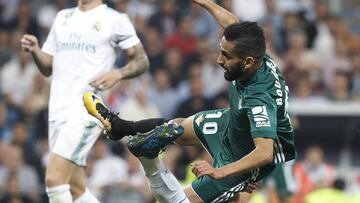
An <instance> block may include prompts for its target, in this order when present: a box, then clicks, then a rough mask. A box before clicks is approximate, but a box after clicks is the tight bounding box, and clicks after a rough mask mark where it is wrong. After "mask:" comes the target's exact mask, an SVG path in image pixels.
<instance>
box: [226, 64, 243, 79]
mask: <svg viewBox="0 0 360 203" xmlns="http://www.w3.org/2000/svg"><path fill="white" fill-rule="evenodd" d="M243 73H244V68H243V66H242V63H238V64H237V65H236V67H235V68H233V69H231V71H229V69H228V70H226V71H225V72H224V78H225V80H227V81H233V80H236V79H238V78H239V77H240V76H241V75H242V74H243Z"/></svg>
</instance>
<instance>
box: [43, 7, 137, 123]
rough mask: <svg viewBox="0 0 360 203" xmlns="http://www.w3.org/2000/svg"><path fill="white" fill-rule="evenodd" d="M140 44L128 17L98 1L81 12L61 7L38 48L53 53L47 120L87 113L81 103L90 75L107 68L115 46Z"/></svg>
mask: <svg viewBox="0 0 360 203" xmlns="http://www.w3.org/2000/svg"><path fill="white" fill-rule="evenodd" d="M138 43H140V40H139V38H138V36H137V35H136V32H135V29H134V27H133V25H132V24H131V22H130V20H129V18H128V16H127V15H126V14H123V13H119V12H117V11H115V10H113V9H111V8H109V7H108V6H107V5H105V4H102V5H100V6H98V7H96V8H94V9H91V10H89V11H86V12H83V11H81V10H79V8H78V7H76V8H70V9H64V10H61V11H60V12H59V13H58V14H57V16H56V18H55V21H54V23H53V25H52V27H51V30H50V32H49V35H48V37H47V39H46V41H45V43H44V45H43V47H42V50H43V51H44V52H45V53H47V54H49V55H52V56H53V73H52V82H51V92H50V101H49V120H50V121H54V120H65V119H68V118H69V117H74V116H76V117H84V115H86V116H88V115H87V113H86V110H85V107H84V106H83V103H82V95H83V94H84V93H85V92H88V91H91V92H93V91H94V90H95V89H94V88H93V87H91V86H90V85H89V82H90V81H91V80H92V79H94V77H95V76H96V75H97V74H99V73H101V72H106V71H109V70H110V69H111V68H112V67H113V65H114V62H115V58H116V51H115V49H116V48H120V49H128V48H131V47H133V46H135V45H136V44H138Z"/></svg>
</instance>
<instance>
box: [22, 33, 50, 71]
mask: <svg viewBox="0 0 360 203" xmlns="http://www.w3.org/2000/svg"><path fill="white" fill-rule="evenodd" d="M21 47H22V49H23V50H24V51H25V52H30V53H31V55H32V57H33V58H34V61H35V63H36V65H37V67H38V69H39V71H40V72H41V73H42V74H43V75H44V76H46V77H49V76H50V75H51V74H52V61H53V57H52V56H51V55H49V54H46V53H45V52H43V51H41V49H40V47H39V43H38V39H37V38H36V37H35V36H33V35H28V34H25V35H24V36H23V37H22V38H21Z"/></svg>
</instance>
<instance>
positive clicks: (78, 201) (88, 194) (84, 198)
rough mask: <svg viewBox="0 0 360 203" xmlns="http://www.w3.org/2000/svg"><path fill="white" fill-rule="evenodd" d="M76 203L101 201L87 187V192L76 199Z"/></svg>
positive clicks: (97, 202)
mask: <svg viewBox="0 0 360 203" xmlns="http://www.w3.org/2000/svg"><path fill="white" fill-rule="evenodd" d="M74 203H100V201H99V200H98V199H96V197H95V196H94V195H93V194H92V193H91V192H90V190H89V189H88V188H86V189H85V192H84V193H82V194H81V195H80V197H78V198H76V200H74Z"/></svg>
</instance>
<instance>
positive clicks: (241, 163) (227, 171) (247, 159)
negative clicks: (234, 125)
mask: <svg viewBox="0 0 360 203" xmlns="http://www.w3.org/2000/svg"><path fill="white" fill-rule="evenodd" d="M254 144H255V149H254V150H253V151H252V152H250V153H249V154H248V155H246V156H244V157H243V158H241V159H239V160H238V161H235V162H233V163H231V164H228V165H225V166H223V167H221V168H213V167H212V166H211V165H210V164H209V163H207V162H206V161H199V162H196V163H194V164H193V166H192V169H193V172H194V173H195V175H196V176H198V177H200V176H204V175H209V176H211V177H212V178H214V179H222V178H225V177H228V176H234V175H241V174H244V173H246V172H249V171H251V170H253V169H255V168H259V167H261V166H264V165H266V164H269V163H271V162H272V161H273V146H274V145H273V139H271V138H262V137H258V138H255V139H254Z"/></svg>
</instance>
